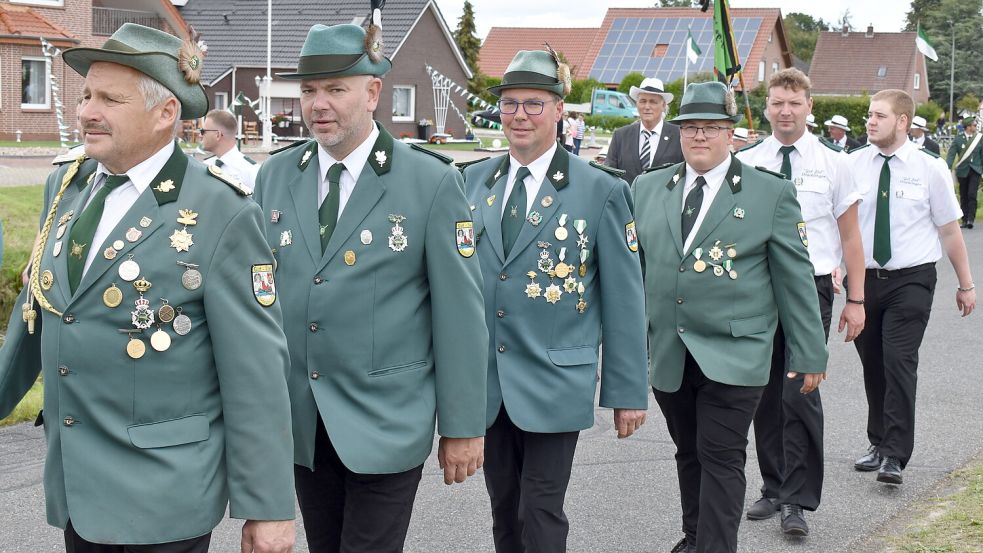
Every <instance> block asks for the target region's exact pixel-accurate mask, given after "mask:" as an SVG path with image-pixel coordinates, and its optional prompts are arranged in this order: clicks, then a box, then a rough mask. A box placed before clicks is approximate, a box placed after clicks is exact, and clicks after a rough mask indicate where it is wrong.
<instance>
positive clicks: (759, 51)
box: [479, 8, 792, 89]
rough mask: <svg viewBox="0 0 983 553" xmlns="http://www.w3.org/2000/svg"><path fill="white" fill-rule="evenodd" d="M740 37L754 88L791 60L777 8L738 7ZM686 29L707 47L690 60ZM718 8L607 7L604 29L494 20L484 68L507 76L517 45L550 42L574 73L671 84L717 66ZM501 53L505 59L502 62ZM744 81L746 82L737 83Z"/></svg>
mask: <svg viewBox="0 0 983 553" xmlns="http://www.w3.org/2000/svg"><path fill="white" fill-rule="evenodd" d="M730 15H731V20H732V22H733V30H734V39H735V42H736V44H737V51H738V54H739V55H740V59H741V65H742V66H743V67H744V82H745V84H746V85H747V87H748V88H749V89H753V88H754V87H756V86H758V84H760V83H762V82H767V80H768V78H769V77H771V75H772V74H774V73H776V72H778V71H779V70H781V69H785V68H787V67H792V53H791V50H790V48H789V45H788V41H787V39H786V37H785V28H784V26H783V25H782V12H781V10H780V9H778V8H731V10H730ZM687 31H691V32H692V33H693V38H694V39H695V40H696V43H697V45H698V46H699V47H700V49H701V50H702V51H703V53H702V54H701V55H700V56H699V58H698V59H697V61H696V63H695V64H689V65H688V66H687V63H686V43H685V41H686V37H687ZM712 37H713V12H712V11H708V12H702V11H700V10H699V9H698V8H608V11H607V13H606V14H605V16H604V20H603V21H602V22H601V24H600V26H599V27H598V28H597V29H553V28H525V29H518V28H511V27H494V28H492V30H491V31H490V32H489V33H488V37H487V38H486V39H485V41H484V43H482V45H481V58H480V59H481V63H480V64H479V65H480V67H481V70H482V71H483V72H484V73H485V74H487V75H490V76H493V77H501V76H502V75H501V74H502V73H503V72H504V71H505V67H506V66H507V65H508V61H507V60H510V59H512V56H514V55H515V52H517V51H518V50H528V49H541V48H542V47H543V46H542V44H543V42H549V43H550V45H551V46H553V48H554V49H556V50H557V51H560V52H564V56H565V57H566V58H567V61H568V62H570V63H571V65H574V66H577V72H576V74H575V75H574V78H577V79H584V78H587V77H592V78H594V79H597V80H598V81H600V82H602V83H604V84H605V85H606V86H608V87H609V88H615V87H617V86H618V85H619V84H620V83H621V80H622V79H623V78H624V77H625V75H627V74H628V73H630V72H633V71H637V72H640V73H642V74H643V75H645V76H648V77H658V78H660V79H662V80H663V81H664V82H666V83H668V82H670V81H674V80H676V79H681V78H683V74H684V72H686V71H687V68H688V71H689V74H690V75H692V74H694V73H701V72H702V73H707V72H712V71H713V39H712ZM502 60H506V61H505V62H504V63H502ZM738 88H739V87H738Z"/></svg>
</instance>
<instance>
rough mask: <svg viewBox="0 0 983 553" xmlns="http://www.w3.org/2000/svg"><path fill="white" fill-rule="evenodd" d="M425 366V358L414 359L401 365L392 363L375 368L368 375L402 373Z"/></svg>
mask: <svg viewBox="0 0 983 553" xmlns="http://www.w3.org/2000/svg"><path fill="white" fill-rule="evenodd" d="M426 366H427V360H426V359H424V360H422V361H414V362H412V363H403V364H401V365H392V366H389V367H383V368H381V369H376V370H374V371H370V372H369V376H386V375H390V374H398V373H404V372H406V371H413V370H416V369H422V368H423V367H426Z"/></svg>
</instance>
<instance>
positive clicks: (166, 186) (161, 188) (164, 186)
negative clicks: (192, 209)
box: [154, 179, 174, 192]
mask: <svg viewBox="0 0 983 553" xmlns="http://www.w3.org/2000/svg"><path fill="white" fill-rule="evenodd" d="M154 190H156V191H158V192H170V191H171V190H174V181H172V180H171V179H167V180H166V181H163V182H161V183H160V184H158V185H157V187H156V188H154Z"/></svg>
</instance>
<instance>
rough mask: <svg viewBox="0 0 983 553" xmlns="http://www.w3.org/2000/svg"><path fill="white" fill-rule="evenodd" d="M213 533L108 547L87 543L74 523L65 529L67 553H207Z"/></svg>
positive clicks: (70, 522)
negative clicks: (156, 542) (172, 540)
mask: <svg viewBox="0 0 983 553" xmlns="http://www.w3.org/2000/svg"><path fill="white" fill-rule="evenodd" d="M211 539H212V533H211V532H209V533H207V534H205V535H204V536H199V537H197V538H191V539H187V540H181V541H176V542H171V543H159V544H149V545H107V544H102V543H92V542H90V541H86V540H85V539H84V538H82V536H79V535H78V533H77V532H75V528H74V527H73V526H72V521H70V520H69V521H68V525H67V526H66V527H65V551H66V553H207V552H208V543H209V542H210V541H211Z"/></svg>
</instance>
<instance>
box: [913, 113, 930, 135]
mask: <svg viewBox="0 0 983 553" xmlns="http://www.w3.org/2000/svg"><path fill="white" fill-rule="evenodd" d="M911 126H912V128H915V129H921V130H923V131H925V132H928V121H926V120H925V118H924V117H922V116H921V115H916V116H914V117H912V118H911Z"/></svg>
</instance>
